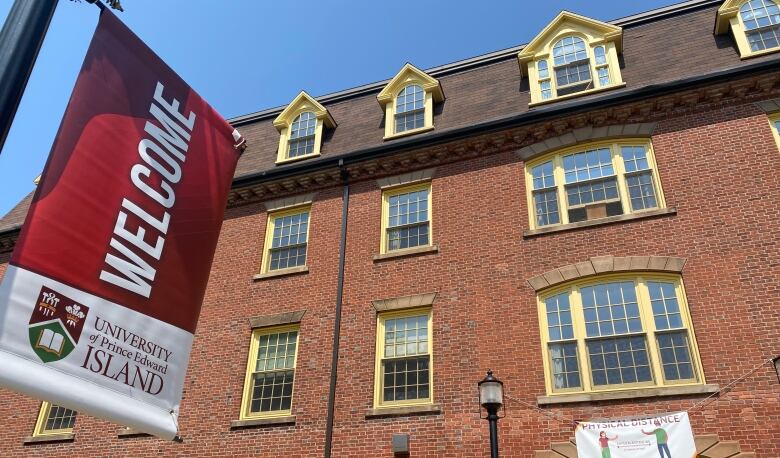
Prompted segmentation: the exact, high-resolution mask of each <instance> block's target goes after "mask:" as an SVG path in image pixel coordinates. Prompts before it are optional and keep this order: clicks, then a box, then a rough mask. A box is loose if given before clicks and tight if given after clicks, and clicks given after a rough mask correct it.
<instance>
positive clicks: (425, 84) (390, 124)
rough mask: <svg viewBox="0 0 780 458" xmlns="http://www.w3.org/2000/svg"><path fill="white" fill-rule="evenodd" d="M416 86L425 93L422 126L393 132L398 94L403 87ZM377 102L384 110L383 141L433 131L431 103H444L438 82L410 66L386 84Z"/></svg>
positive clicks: (405, 66)
mask: <svg viewBox="0 0 780 458" xmlns="http://www.w3.org/2000/svg"><path fill="white" fill-rule="evenodd" d="M412 84H416V85H418V86H420V87H422V89H423V91H425V102H424V103H425V112H424V125H423V127H421V128H417V129H411V130H406V131H403V132H397V133H396V131H395V114H396V102H397V99H398V93H399V92H401V90H403V89H404V88H405V87H407V86H410V85H412ZM376 98H377V101H378V102H379V104H380V105H382V106H383V107H384V109H385V135H384V137H383V139H384V140H390V139H395V138H400V137H406V136H408V135H414V134H419V133H422V132H427V131H429V130H432V129H433V103H434V102H443V101H444V92H443V91H442V89H441V84H440V83H439V80H437V79H435V78H433V77H431V76H430V75H428V74H427V73H425V72H424V71H422V70H420V69H419V68H417V67H415V66H414V65H412V64H406V65H404V66H403V68H401V70H400V71H399V72H398V73H397V74H396V75H395V76H394V77H393V79H391V80H390V82H389V83H387V86H385V87H384V89H382V91H381V92H380V93H379V94H378V95H377V96H376Z"/></svg>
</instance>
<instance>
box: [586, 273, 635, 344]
mask: <svg viewBox="0 0 780 458" xmlns="http://www.w3.org/2000/svg"><path fill="white" fill-rule="evenodd" d="M634 288H635V287H634V283H633V282H613V283H604V284H600V285H594V286H587V287H584V288H581V289H580V294H581V296H582V304H583V312H584V315H585V329H586V332H587V336H588V337H599V336H610V335H615V334H625V333H632V332H641V331H642V324H641V321H640V319H639V305H638V303H637V300H636V290H635V289H634Z"/></svg>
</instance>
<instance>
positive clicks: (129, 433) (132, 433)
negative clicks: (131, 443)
mask: <svg viewBox="0 0 780 458" xmlns="http://www.w3.org/2000/svg"><path fill="white" fill-rule="evenodd" d="M116 437H118V438H120V439H130V438H133V437H152V435H151V434H147V433H142V432H141V431H137V430H135V429H133V428H122V429H120V430H119V431H118V432H117V433H116Z"/></svg>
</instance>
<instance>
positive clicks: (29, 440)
mask: <svg viewBox="0 0 780 458" xmlns="http://www.w3.org/2000/svg"><path fill="white" fill-rule="evenodd" d="M75 438H76V435H75V434H73V433H62V434H46V435H43V436H28V437H25V438H24V445H30V444H43V443H49V442H73V440H74V439H75Z"/></svg>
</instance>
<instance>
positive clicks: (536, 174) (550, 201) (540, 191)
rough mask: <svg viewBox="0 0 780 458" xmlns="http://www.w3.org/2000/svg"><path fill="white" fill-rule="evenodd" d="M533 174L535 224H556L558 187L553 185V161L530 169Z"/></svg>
mask: <svg viewBox="0 0 780 458" xmlns="http://www.w3.org/2000/svg"><path fill="white" fill-rule="evenodd" d="M531 175H532V176H533V203H534V211H535V212H536V213H535V214H536V224H537V225H539V226H546V225H548V224H558V223H559V222H560V215H559V214H558V196H557V194H558V189H557V188H556V187H555V176H553V162H552V161H547V162H544V163H542V164H539V165H537V166H536V167H533V168H532V169H531Z"/></svg>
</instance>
